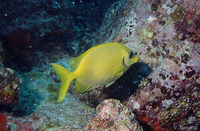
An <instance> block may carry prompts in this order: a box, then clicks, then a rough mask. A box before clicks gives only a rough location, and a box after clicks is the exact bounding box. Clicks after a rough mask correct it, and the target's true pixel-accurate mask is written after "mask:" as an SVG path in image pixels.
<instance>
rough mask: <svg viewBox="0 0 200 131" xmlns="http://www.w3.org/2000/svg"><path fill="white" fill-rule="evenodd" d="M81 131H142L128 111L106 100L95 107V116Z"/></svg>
mask: <svg viewBox="0 0 200 131" xmlns="http://www.w3.org/2000/svg"><path fill="white" fill-rule="evenodd" d="M83 130H84V131H94V130H101V131H103V130H104V131H110V130H115V131H143V129H142V128H141V126H140V125H139V124H138V122H137V121H136V120H135V115H134V114H133V113H131V111H130V109H128V108H127V107H125V106H123V105H122V104H121V103H120V101H118V100H115V99H108V100H104V101H103V102H101V104H100V105H99V106H98V107H97V115H96V116H95V117H94V119H93V120H92V121H90V122H89V123H88V124H87V126H86V127H85V128H84V129H83Z"/></svg>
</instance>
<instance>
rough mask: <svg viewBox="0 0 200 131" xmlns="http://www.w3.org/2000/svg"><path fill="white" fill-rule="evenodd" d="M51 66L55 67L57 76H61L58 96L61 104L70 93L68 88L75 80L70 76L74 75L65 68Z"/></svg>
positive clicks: (55, 65) (56, 65) (53, 64)
mask: <svg viewBox="0 0 200 131" xmlns="http://www.w3.org/2000/svg"><path fill="white" fill-rule="evenodd" d="M51 66H52V67H53V69H54V71H55V72H56V74H57V75H58V76H59V78H60V80H61V87H60V91H59V94H58V100H57V102H61V101H62V100H63V99H64V98H65V95H66V93H67V91H68V88H69V86H70V84H71V82H72V80H73V78H70V75H71V74H72V72H71V71H69V70H67V69H66V68H65V67H63V66H61V65H58V64H55V63H52V64H51Z"/></svg>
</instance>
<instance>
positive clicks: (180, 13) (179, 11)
mask: <svg viewBox="0 0 200 131" xmlns="http://www.w3.org/2000/svg"><path fill="white" fill-rule="evenodd" d="M185 12H186V9H185V7H184V6H183V5H181V6H178V7H176V9H175V10H174V12H172V13H171V14H170V17H171V19H172V20H173V21H174V22H181V21H182V20H183V18H184V16H185V14H186V13H185Z"/></svg>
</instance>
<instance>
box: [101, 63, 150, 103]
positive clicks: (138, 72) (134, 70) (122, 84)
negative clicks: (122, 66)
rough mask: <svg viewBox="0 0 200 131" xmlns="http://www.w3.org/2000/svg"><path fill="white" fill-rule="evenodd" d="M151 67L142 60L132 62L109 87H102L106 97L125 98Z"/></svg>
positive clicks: (135, 88)
mask: <svg viewBox="0 0 200 131" xmlns="http://www.w3.org/2000/svg"><path fill="white" fill-rule="evenodd" d="M151 72H152V69H151V68H150V67H149V66H148V65H147V64H145V63H143V62H137V63H135V64H133V65H132V66H131V67H130V68H129V69H128V70H127V72H126V73H124V74H123V75H122V76H121V77H120V78H119V79H118V80H116V81H115V82H114V83H113V84H112V85H111V86H109V88H105V89H104V93H105V94H106V96H107V97H108V98H115V99H118V100H126V99H127V98H128V97H129V96H131V95H132V94H133V92H134V91H135V90H137V88H138V86H139V84H140V83H141V81H142V80H144V79H145V78H146V77H147V76H148V75H149V74H150V73H151Z"/></svg>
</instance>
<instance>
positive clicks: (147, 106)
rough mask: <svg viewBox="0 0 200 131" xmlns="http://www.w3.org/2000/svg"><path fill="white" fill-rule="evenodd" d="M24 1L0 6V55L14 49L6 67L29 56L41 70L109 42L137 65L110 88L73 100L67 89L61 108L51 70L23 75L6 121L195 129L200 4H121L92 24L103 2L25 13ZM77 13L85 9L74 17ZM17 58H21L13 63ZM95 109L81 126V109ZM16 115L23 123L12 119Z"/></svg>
mask: <svg viewBox="0 0 200 131" xmlns="http://www.w3.org/2000/svg"><path fill="white" fill-rule="evenodd" d="M23 2H25V3H26V2H29V1H28V0H27V1H26V0H23V1H20V2H19V1H13V0H10V1H4V2H2V4H1V6H2V7H3V8H1V9H0V10H1V12H3V13H2V14H4V15H3V16H2V15H1V16H0V18H2V21H1V26H2V28H3V27H4V28H3V30H2V32H1V33H0V37H1V40H5V36H7V38H8V39H7V40H6V41H3V46H4V47H6V43H4V42H7V43H9V44H8V45H9V48H7V47H6V48H5V49H1V48H2V47H1V45H2V42H1V43H0V44H1V45H0V49H1V50H0V53H1V54H2V53H3V54H6V52H10V53H12V52H11V50H13V49H16V50H15V51H14V52H13V54H15V58H14V59H7V58H6V57H5V56H4V58H5V61H6V60H8V61H9V62H10V60H18V59H20V60H22V59H23V60H22V61H23V62H21V63H24V62H25V63H26V62H27V63H28V64H30V63H29V61H30V59H31V57H33V56H34V55H37V56H39V57H36V59H37V58H40V59H46V61H45V62H46V63H45V64H48V63H49V62H60V63H62V62H63V61H66V59H67V58H69V55H70V57H73V56H74V55H77V54H79V53H81V52H84V51H85V50H86V49H88V48H90V47H91V46H93V45H95V44H101V43H106V42H113V41H115V42H119V43H122V44H124V45H126V46H128V47H129V48H130V49H132V50H133V52H135V53H137V55H138V56H139V58H140V60H141V62H139V63H136V64H135V65H133V66H132V67H131V68H130V70H128V71H127V72H126V73H125V74H123V76H122V77H121V78H120V79H118V80H117V81H116V82H115V83H113V85H111V86H110V87H109V88H105V87H104V86H102V87H100V88H97V89H95V90H91V91H90V92H87V93H85V94H77V93H76V92H75V89H74V88H70V89H69V92H70V93H72V94H70V93H69V94H67V95H68V96H67V97H66V98H67V99H65V100H64V101H63V102H62V103H60V104H57V103H55V101H56V98H57V92H58V87H59V86H60V85H59V83H58V82H59V80H58V79H57V77H56V75H55V74H54V73H52V70H50V67H46V66H44V67H42V68H37V69H34V68H33V69H34V70H33V71H32V72H28V73H25V74H23V76H22V78H23V81H25V82H23V84H22V86H20V92H19V96H20V97H19V102H18V103H19V104H18V106H17V107H15V108H14V114H13V113H6V116H7V121H8V122H10V123H11V124H15V125H16V126H17V128H26V126H27V129H34V130H36V129H38V130H39V129H48V130H62V129H66V130H81V129H82V128H84V127H85V128H84V130H92V129H94V130H95V129H96V128H100V129H102V130H103V129H106V130H109V129H111V130H112V129H119V130H122V128H123V130H125V129H127V130H142V128H143V129H144V130H154V131H166V130H169V131H170V130H200V126H199V125H200V106H199V105H200V101H199V100H200V89H199V87H200V77H199V76H200V65H199V63H200V18H199V15H200V0H190V1H188V0H163V1H161V0H142V1H140V0H128V1H127V0H121V1H118V2H116V3H114V4H113V5H112V6H110V7H109V6H106V7H105V11H106V10H107V9H108V11H106V14H105V18H104V19H102V20H98V19H99V18H100V17H99V16H102V15H103V14H102V12H101V15H96V13H98V11H97V12H96V10H95V9H97V8H94V7H97V6H98V7H99V8H98V9H100V11H102V10H103V9H104V8H103V7H104V6H103V4H104V3H101V2H100V1H98V0H89V1H87V2H86V1H82V2H81V1H62V2H60V1H55V0H51V1H48V2H47V1H45V0H44V1H39V2H38V1H37V0H36V1H32V2H31V3H32V5H31V6H30V5H29V4H22V3H23ZM104 2H105V1H104ZM112 2H113V1H112ZM6 5H9V6H8V7H7V6H6ZM19 5H23V6H19ZM84 6H85V7H92V8H88V10H87V11H83V12H82V11H80V10H82V9H83V8H84ZM29 7H34V8H35V11H34V12H32V11H31V10H29V11H27V12H26V13H24V15H23V16H21V13H18V12H23V9H27V8H29ZM36 7H41V8H36ZM108 7H109V8H108ZM9 8H10V9H13V10H16V11H10V10H8V9H9ZM61 10H62V11H61ZM63 10H64V11H63ZM103 12H104V11H103ZM31 13H32V14H31ZM88 13H89V14H88ZM19 14H20V15H19ZM30 14H31V15H30ZM38 14H39V16H38ZM20 16H21V17H20ZM72 16H78V17H72ZM89 16H91V17H93V18H94V19H91V18H90V17H89ZM33 19H35V20H36V21H33ZM8 21H11V23H9V22H8ZM84 22H85V23H84ZM101 22H102V26H100V27H99V25H100V24H99V23H101ZM5 25H6V26H5ZM13 25H14V26H13ZM16 25H19V26H16ZM28 25H29V27H28ZM5 27H6V28H5ZM15 27H19V28H20V30H17V29H16V28H15ZM40 27H42V28H40ZM97 27H98V28H97ZM14 30H16V31H15V32H16V33H14V32H13V31H14ZM24 30H26V32H25V33H23V31H24ZM94 31H97V32H95V33H94ZM8 36H10V37H8ZM41 45H42V46H43V47H44V48H42V46H41ZM30 46H31V47H32V48H29V47H30ZM7 49H11V50H10V51H8V50H7ZM24 50H25V51H26V52H24ZM36 50H37V51H36ZM66 50H67V51H66ZM19 52H21V53H22V56H20V57H19V58H16V54H18V53H19ZM64 52H65V53H64ZM8 54H9V53H8ZM8 54H6V55H8ZM19 54H20V53H19ZM72 54H73V55H72ZM23 55H24V56H23ZM26 55H30V56H26ZM8 56H9V55H8ZM10 57H11V58H12V55H11V56H10ZM40 59H39V61H41V60H40ZM58 59H59V60H58ZM61 61H62V62H61ZM31 62H32V61H31ZM36 63H39V62H38V61H37V62H36ZM63 63H64V62H63ZM19 65H20V64H19ZM30 65H31V64H30ZM65 65H66V64H65ZM0 67H1V69H2V70H3V72H2V73H1V75H0V79H2V80H5V77H7V76H8V77H9V79H7V78H6V79H7V80H9V81H14V82H15V83H14V84H12V83H9V82H8V83H7V82H5V83H3V84H4V85H5V86H6V87H9V89H12V88H13V87H14V88H15V87H16V84H18V85H19V84H20V79H17V80H16V81H15V76H14V75H10V74H12V70H11V69H9V68H7V69H3V66H2V65H0ZM30 67H32V66H30ZM11 68H12V67H11ZM10 78H12V79H10ZM1 85H2V83H1ZM5 86H1V87H5ZM17 89H18V88H17ZM6 90H7V88H6ZM1 91H3V92H4V91H5V90H4V88H1ZM17 92H18V90H17ZM16 94H18V93H16ZM108 98H115V99H119V100H120V101H121V103H120V102H119V101H118V100H114V99H109V100H105V99H108ZM2 100H3V101H2V102H4V103H6V101H5V100H4V99H2ZM80 100H82V101H80ZM83 101H84V102H83ZM85 101H86V102H85ZM100 102H101V104H100V105H99V106H98V107H97V115H96V116H95V117H94V118H93V120H92V121H91V122H89V123H88V124H87V122H88V121H89V120H91V119H92V117H93V116H94V113H95V111H94V108H91V107H89V106H87V105H86V104H85V103H87V104H89V105H92V106H93V107H96V106H97V105H98V104H99V103H100ZM13 103H14V102H13ZM9 105H11V103H9ZM15 105H16V104H15ZM13 106H14V105H13ZM133 113H134V114H135V115H134V114H133ZM16 114H19V115H20V116H23V117H17V116H14V115H16ZM24 115H25V116H24ZM136 120H137V121H138V122H139V124H140V126H139V124H138V122H136ZM23 124H25V127H22V126H21V125H23ZM85 125H87V126H85Z"/></svg>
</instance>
